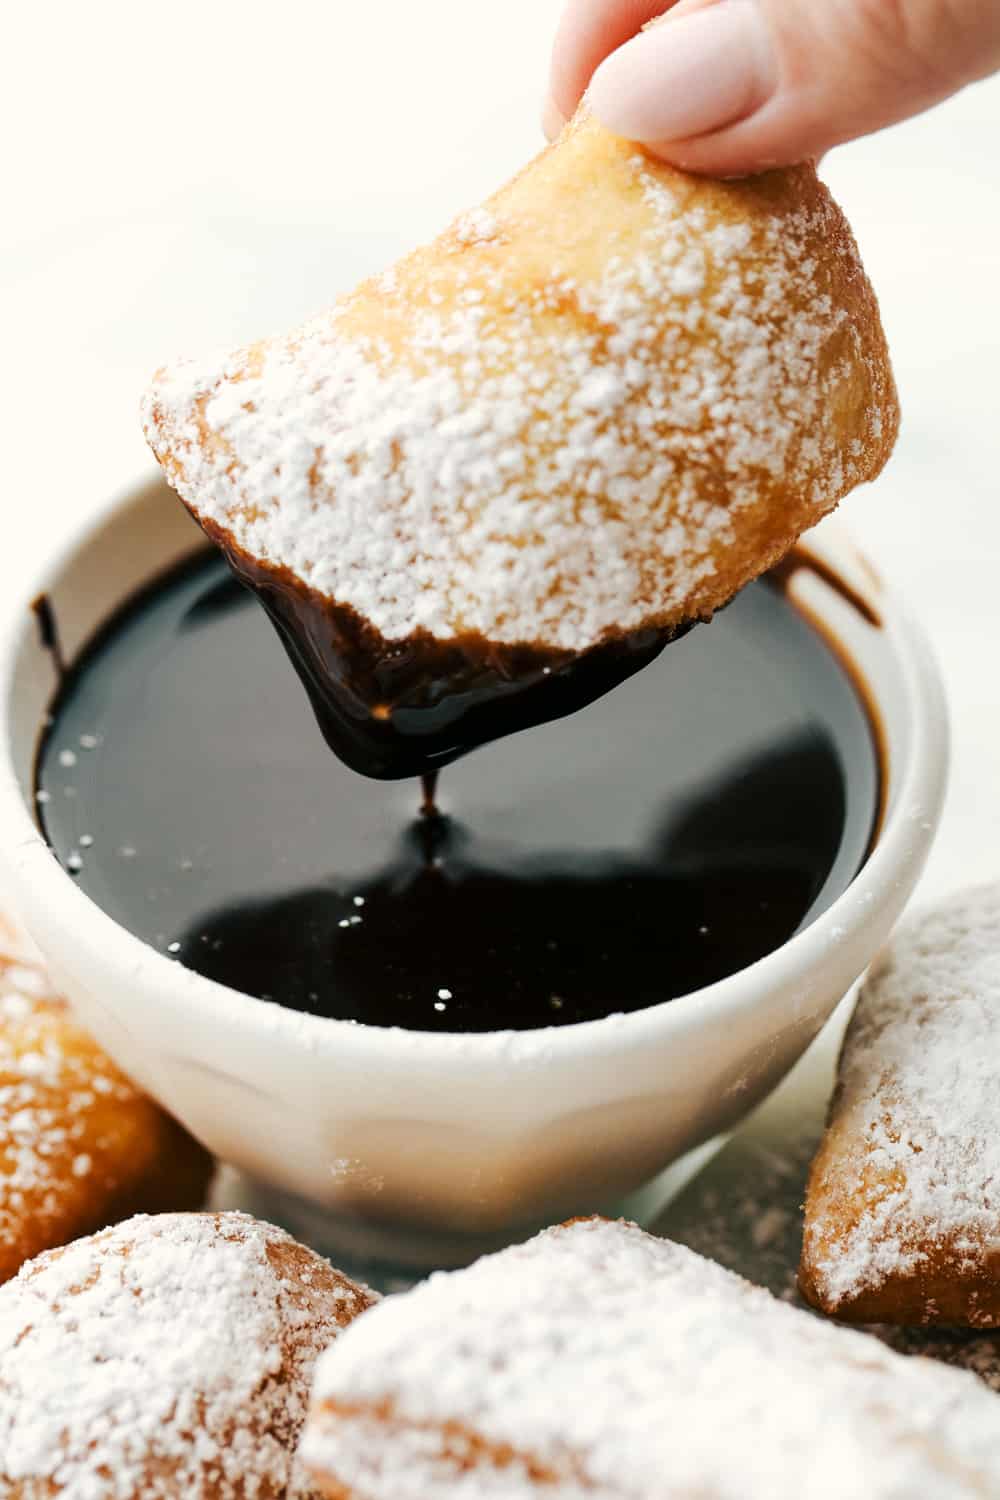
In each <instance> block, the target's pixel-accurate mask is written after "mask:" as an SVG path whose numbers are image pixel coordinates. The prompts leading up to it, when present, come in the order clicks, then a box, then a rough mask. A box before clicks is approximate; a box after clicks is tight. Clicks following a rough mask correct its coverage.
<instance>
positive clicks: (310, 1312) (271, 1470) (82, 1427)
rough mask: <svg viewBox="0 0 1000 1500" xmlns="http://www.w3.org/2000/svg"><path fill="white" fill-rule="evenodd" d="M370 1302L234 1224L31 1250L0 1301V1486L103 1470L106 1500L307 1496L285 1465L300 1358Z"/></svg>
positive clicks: (305, 1385)
mask: <svg viewBox="0 0 1000 1500" xmlns="http://www.w3.org/2000/svg"><path fill="white" fill-rule="evenodd" d="M67 1268H68V1269H67ZM372 1301H373V1298H372V1296H371V1295H370V1294H369V1293H368V1292H367V1291H366V1290H365V1289H364V1288H362V1287H360V1286H357V1285H355V1284H354V1283H353V1282H351V1281H350V1280H349V1279H348V1278H347V1277H345V1276H343V1275H341V1274H340V1273H339V1272H338V1271H335V1270H334V1269H333V1268H332V1267H331V1266H330V1265H329V1264H328V1263H327V1262H326V1261H325V1260H323V1259H322V1258H321V1257H320V1256H318V1255H316V1254H315V1253H314V1252H313V1251H311V1250H309V1249H307V1248H306V1247H305V1246H304V1245H300V1244H298V1243H297V1242H296V1241H294V1240H293V1239H291V1237H290V1236H288V1235H287V1234H285V1233H284V1232H283V1231H281V1230H279V1229H275V1228H274V1227H273V1226H271V1225H268V1224H263V1223H260V1222H259V1221H256V1220H253V1219H251V1218H249V1217H248V1216H247V1215H244V1214H234V1213H217V1214H165V1215H159V1216H153V1217H140V1218H136V1219H132V1220H129V1221H128V1222H126V1223H124V1224H122V1225H120V1226H117V1227H115V1228H112V1229H109V1230H106V1231H104V1232H102V1233H101V1234H99V1235H97V1236H93V1237H91V1238H89V1239H84V1240H79V1241H76V1242H74V1243H73V1244H71V1245H68V1246H62V1247H59V1248H58V1249H56V1250H53V1251H50V1252H48V1253H46V1254H45V1255H42V1256H40V1257H38V1258H37V1259H36V1260H34V1261H32V1262H31V1263H29V1264H28V1265H26V1266H25V1267H24V1268H23V1269H22V1271H21V1274H20V1275H19V1276H18V1278H17V1279H16V1280H15V1281H14V1282H12V1283H10V1284H9V1285H8V1286H7V1287H6V1288H5V1289H3V1291H2V1292H0V1493H2V1494H3V1495H4V1496H5V1497H8V1496H9V1497H10V1500H41V1497H42V1496H46V1497H48V1496H57V1495H62V1494H66V1495H67V1496H69V1495H77V1494H81V1495H82V1494H84V1493H86V1494H88V1495H89V1494H95V1495H96V1494H97V1493H98V1491H97V1490H96V1489H95V1488H94V1486H95V1485H96V1484H97V1483H98V1480H99V1478H105V1477H106V1479H107V1482H108V1491H107V1493H108V1495H109V1496H110V1495H114V1496H115V1497H116V1500H175V1497H177V1496H179V1495H183V1496H184V1497H185V1500H315V1495H316V1492H315V1491H314V1490H313V1488H312V1486H311V1483H310V1482H309V1481H308V1480H307V1479H306V1478H305V1476H304V1475H303V1473H302V1472H301V1470H300V1468H299V1466H298V1464H297V1463H296V1461H295V1457H294V1454H295V1448H296V1444H297V1441H298V1436H299V1431H300V1428H301V1426H302V1422H303V1420H304V1418H305V1414H306V1408H307V1399H308V1391H309V1384H310V1380H311V1377H312V1370H313V1365H314V1363H315V1360H316V1357H317V1355H318V1353H319V1352H320V1351H321V1350H322V1349H324V1348H325V1347H327V1345H328V1344H329V1343H330V1342H332V1340H333V1339H334V1338H335V1337H336V1335H337V1333H338V1331H339V1330H341V1329H343V1328H345V1327H346V1326H347V1325H348V1324H349V1323H350V1322H351V1321H352V1320H353V1318H355V1317H357V1316H358V1314H359V1313H361V1312H363V1311H365V1310H366V1309H367V1308H368V1307H369V1306H370V1305H371V1303H372ZM178 1350H179V1351H181V1353H180V1354H177V1353H176V1351H178ZM74 1380H75V1381H76V1385H75V1386H74V1384H73V1381H74ZM29 1390H30V1391H31V1392H32V1398H33V1399H35V1400H37V1401H38V1402H39V1403H49V1402H52V1401H55V1404H56V1410H55V1412H52V1413H49V1412H47V1411H46V1410H45V1408H44V1406H41V1407H40V1408H39V1410H38V1411H36V1412H32V1411H31V1410H30V1409H26V1404H27V1405H28V1406H29V1407H30V1401H31V1399H32V1398H29V1396H28V1391H29ZM91 1433H92V1436H91ZM53 1445H54V1447H53ZM11 1453H13V1454H16V1456H17V1465H16V1473H17V1477H16V1478H15V1477H14V1474H13V1473H8V1474H6V1475H5V1473H4V1468H5V1458H9V1457H10V1455H11ZM101 1493H103V1491H102V1492H101Z"/></svg>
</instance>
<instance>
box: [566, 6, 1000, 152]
mask: <svg viewBox="0 0 1000 1500" xmlns="http://www.w3.org/2000/svg"><path fill="white" fill-rule="evenodd" d="M663 9H664V0H567V4H566V8H565V11H564V14H563V18H562V22H561V24H560V27H559V33H558V36H557V39H556V44H555V51H554V55H553V60H552V77H551V98H550V100H549V104H548V106H547V109H546V131H547V133H548V134H549V135H550V136H551V135H553V134H555V133H556V131H557V130H558V128H559V127H560V126H561V124H562V122H563V121H564V120H566V119H568V118H569V116H570V115H571V114H572V113H573V111H574V109H575V108H576V106H577V103H578V102H579V99H580V96H581V94H582V93H583V91H584V89H586V88H588V85H589V94H588V97H589V101H590V106H591V108H592V110H593V112H594V114H595V115H596V116H597V117H598V119H599V120H601V121H602V122H603V123H604V124H605V125H606V126H607V127H608V128H609V129H610V130H613V131H614V132H615V133H616V134H617V135H622V136H626V137H628V138H629V139H630V140H636V141H641V142H642V143H643V144H644V145H646V146H648V147H649V148H650V149H652V150H653V151H654V152H655V153H656V154H657V155H659V156H662V157H664V158H666V159H667V160H668V161H671V162H673V163H675V164H676V165H677V166H680V167H686V168H688V169H689V170H691V171H695V172H710V173H713V174H717V175H720V176H726V175H738V174H740V173H745V172H753V171H760V170H762V169H763V168H765V167H771V166H779V165H785V164H787V163H790V162H793V161H801V160H802V159H803V158H805V157H808V156H813V157H815V156H820V155H822V153H823V152H824V151H826V150H828V148H829V147H830V146H835V145H837V144H838V142H840V141H847V140H852V139H854V137H856V136H860V135H866V134H867V133H868V132H869V131H872V130H879V129H880V128H881V127H882V126H884V125H891V124H894V123H895V122H896V121H897V120H903V119H906V118H907V117H908V116H909V115H915V114H917V113H919V111H920V110H923V109H927V108H928V106H930V105H932V104H936V103H937V102H938V101H939V100H941V99H945V98H947V96H948V95H949V94H953V93H955V92H956V91H957V90H958V89H960V88H962V86H963V85H964V84H967V83H971V82H972V81H973V80H974V79H977V78H985V77H986V75H987V74H988V73H991V72H993V71H994V70H995V69H997V68H1000V0H679V3H677V4H674V5H672V6H671V7H670V8H669V9H668V10H667V12H666V14H665V15H662V17H661V13H662V12H663ZM658 17H660V19H659V20H658V23H657V24H655V25H652V26H649V27H647V29H646V30H644V31H643V30H641V28H642V27H643V26H644V25H645V24H646V23H647V22H649V21H652V20H653V19H654V18H658Z"/></svg>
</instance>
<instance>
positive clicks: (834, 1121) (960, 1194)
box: [804, 885, 1000, 1326]
mask: <svg viewBox="0 0 1000 1500" xmlns="http://www.w3.org/2000/svg"><path fill="white" fill-rule="evenodd" d="M998 1077H1000V886H996V885H992V886H983V887H979V888H977V889H974V890H971V891H964V892H961V893H959V894H958V895H956V896H954V897H952V898H951V899H950V900H949V901H947V902H945V903H944V904H942V905H941V906H939V907H937V908H936V909H934V910H932V911H929V912H925V913H922V914H920V915H918V916H916V917H914V918H913V919H911V920H910V921H909V922H908V923H907V925H906V926H905V927H904V928H903V929H902V930H901V931H900V932H899V933H898V934H897V936H896V937H895V939H894V941H893V943H892V946H891V948H890V950H889V951H888V953H887V954H886V955H885V957H884V958H883V960H882V961H881V962H880V963H879V964H878V965H877V966H876V968H875V970H874V971H873V972H872V974H871V976H870V978H869V979H868V981H867V982H866V984H865V986H864V987H863V989H862V992H861V995H860V997H859V1000H858V1005H857V1009H856V1011H855V1014H854V1018H853V1020H852V1022H851V1026H850V1029H849V1031H848V1034H847V1037H846V1040H845V1043H844V1050H843V1054H842V1057H841V1061H840V1068H839V1074H838V1086H837V1093H836V1096H835V1099H834V1103H833V1107H832V1111H831V1128H830V1133H829V1134H828V1137H827V1140H826V1141H825V1142H824V1146H823V1147H822V1148H821V1151H820V1154H819V1156H818V1157H817V1161H816V1165H815V1166H814V1171H813V1180H812V1181H811V1183H810V1194H809V1203H808V1213H807V1222H806V1234H805V1248H804V1255H805V1257H806V1259H807V1261H808V1264H809V1275H810V1276H811V1278H812V1279H813V1281H814V1282H815V1284H816V1287H817V1289H818V1290H819V1291H820V1292H821V1295H822V1299H823V1304H824V1306H826V1305H828V1306H829V1307H830V1308H836V1307H838V1306H839V1305H841V1304H842V1303H845V1302H848V1301H850V1300H852V1299H854V1298H856V1297H858V1296H859V1295H860V1294H862V1293H864V1292H866V1291H869V1290H874V1289H878V1288H880V1287H882V1286H884V1285H887V1284H891V1283H894V1282H897V1281H899V1280H902V1279H907V1278H912V1277H917V1278H922V1277H924V1276H926V1277H927V1280H928V1282H933V1280H934V1278H935V1277H938V1276H941V1275H942V1274H943V1275H944V1276H945V1279H946V1280H948V1279H951V1280H954V1281H955V1282H959V1283H960V1282H962V1281H963V1280H965V1279H967V1278H968V1279H969V1280H970V1283H974V1282H975V1279H976V1278H977V1277H978V1276H980V1275H984V1276H985V1285H984V1286H981V1287H978V1288H976V1287H975V1285H973V1286H972V1289H971V1290H970V1292H969V1300H968V1306H967V1308H965V1309H963V1311H964V1312H965V1313H966V1314H967V1316H966V1317H963V1318H962V1319H961V1321H969V1322H972V1323H974V1324H977V1325H983V1326H991V1325H993V1324H994V1323H995V1322H996V1321H997V1313H996V1308H997V1305H998V1303H1000V1277H998V1276H997V1275H996V1273H995V1271H992V1272H991V1269H990V1268H991V1266H993V1265H994V1264H995V1262H996V1258H997V1256H998V1255H1000V1110H998V1097H1000V1096H998ZM991 1282H992V1285H993V1288H994V1290H993V1293H992V1296H990V1294H989V1284H990V1283H991ZM922 1315H923V1316H924V1317H925V1318H926V1320H927V1321H934V1320H935V1309H934V1307H933V1306H932V1305H928V1306H927V1307H926V1308H925V1309H924V1311H923V1314H922Z"/></svg>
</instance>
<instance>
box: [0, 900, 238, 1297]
mask: <svg viewBox="0 0 1000 1500" xmlns="http://www.w3.org/2000/svg"><path fill="white" fill-rule="evenodd" d="M211 1175H212V1162H211V1158H210V1157H209V1156H208V1154H207V1153H206V1152H205V1151H204V1150H203V1149H202V1147H201V1146H199V1145H198V1144H197V1142H196V1141H194V1140H192V1139H191V1137H190V1136H189V1135H188V1134H187V1132H186V1131H185V1130H183V1129H182V1128H181V1126H180V1125H178V1124H177V1123H176V1122H175V1121H174V1120H172V1119H171V1118H170V1117H169V1115H166V1114H164V1112H163V1110H161V1109H160V1107H159V1106H158V1105H157V1104H154V1103H153V1101H152V1100H151V1099H148V1098H147V1097H146V1096H145V1095H144V1094H142V1093H140V1092H139V1090H138V1089H137V1088H136V1087H135V1086H134V1084H132V1083H130V1082H129V1080H128V1079H127V1078H126V1077H125V1076H124V1075H123V1074H122V1073H121V1072H119V1070H118V1068H116V1067H115V1065H114V1063H113V1062H112V1061H111V1059H110V1058H109V1057H107V1056H106V1055H105V1053H104V1052H102V1051H101V1049H100V1048H99V1047H98V1045H97V1043H96V1042H95V1041H93V1040H92V1038H91V1037H89V1036H88V1035H87V1033H86V1032H85V1031H83V1030H82V1029H81V1028H80V1027H79V1026H78V1025H77V1024H76V1022H75V1021H74V1020H73V1018H72V1016H71V1015H70V1013H69V1010H68V1009H67V1007H66V1004H65V1002H64V1001H63V1000H61V999H59V998H58V997H57V996H56V995H54V994H53V993H52V985H51V982H50V980H49V978H48V976H47V974H46V972H45V970H44V968H43V967H42V966H41V964H40V963H39V962H38V959H37V956H36V955H34V953H33V952H32V951H31V950H30V949H29V947H28V946H27V945H26V944H25V942H24V940H23V939H20V938H18V937H16V936H15V934H14V933H13V931H12V930H11V929H10V928H9V927H8V926H6V924H2V925H0V1282H2V1281H6V1280H7V1279H8V1277H10V1276H13V1275H14V1273H15V1271H16V1270H17V1269H18V1267H19V1266H20V1265H21V1263H22V1262H23V1261H25V1260H28V1259H29V1258H30V1257H31V1256H33V1255H37V1254H38V1252H39V1251H40V1250H47V1249H49V1248H50V1247H52V1246H54V1245H62V1244H65V1243H66V1241H67V1240H71V1239H74V1238H75V1237H76V1236H77V1235H79V1234H87V1233H89V1232H90V1231H91V1230H94V1229H98V1228H101V1227H102V1226H103V1225H105V1224H109V1223H112V1222H113V1221H114V1220H116V1219H121V1218H126V1217H128V1215H129V1214H132V1213H136V1212H137V1211H139V1210H142V1209H158V1208H196V1207H199V1206H200V1205H201V1204H202V1203H203V1202H204V1198H205V1193H206V1190H207V1187H208V1183H209V1180H210V1178H211Z"/></svg>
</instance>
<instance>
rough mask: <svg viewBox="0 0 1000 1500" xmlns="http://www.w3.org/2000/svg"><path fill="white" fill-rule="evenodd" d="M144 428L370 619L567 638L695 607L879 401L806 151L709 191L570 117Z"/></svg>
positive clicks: (805, 496) (169, 400)
mask: <svg viewBox="0 0 1000 1500" xmlns="http://www.w3.org/2000/svg"><path fill="white" fill-rule="evenodd" d="M144 420H145V426H146V432H147V436H148V438H149V441H150V443H151V445H152V446H153V448H154V450H155V452H156V454H157V456H158V458H159V459H160V461H161V463H162V464H163V466H164V469H165V471H166V473H167V476H168V478H169V479H170V482H171V483H172V484H173V485H174V486H175V488H176V489H177V490H178V492H179V493H180V494H181V496H182V497H183V498H184V499H185V500H186V501H187V502H188V504H189V505H190V506H191V507H192V509H193V510H194V511H195V513H196V514H197V515H198V516H200V517H201V518H202V519H204V520H206V521H208V522H210V523H212V524H213V525H214V526H216V527H221V528H222V529H223V530H224V531H225V532H226V533H228V535H229V536H230V537H231V539H232V540H234V541H235V543H236V544H237V546H238V547H240V548H242V549H243V550H244V551H245V552H246V553H248V554H249V555H251V556H252V557H253V558H255V559H257V560H258V561H263V562H267V563H272V564H277V565H282V566H285V567H287V568H289V569H290V570H291V571H292V572H293V573H294V574H295V575H296V576H297V577H298V578H299V579H301V580H302V581H303V582H304V583H306V584H308V585H309V586H310V587H311V588H313V589H315V590H317V591H318V592H319V593H320V594H322V595H324V596H325V597H327V598H328V599H332V600H334V601H336V602H337V603H340V604H347V605H351V606H352V607H353V608H354V609H355V610H357V611H358V612H359V613H360V614H361V615H362V616H363V617H364V618H365V619H366V620H367V621H368V622H369V623H370V624H372V625H373V626H375V627H376V629H377V630H378V631H380V632H381V633H382V635H383V636H384V637H386V638H388V639H390V640H397V639H401V638H404V637H406V636H408V635H410V634H412V632H413V631H415V630H417V629H423V630H426V631H429V632H430V633H431V634H432V635H434V636H436V637H438V638H442V639H445V638H450V637H453V636H455V635H457V634H461V633H463V632H469V631H473V632H479V633H481V634H482V635H484V636H486V637H487V638H489V639H490V640H494V641H497V642H508V643H514V642H535V643H540V644H544V645H548V646H553V647H559V648H563V649H582V648H584V647H587V646H590V645H592V644H594V643H595V642H596V641H598V640H599V639H601V638H602V637H603V636H605V635H607V634H608V633H609V632H611V633H613V632H617V631H621V630H628V629H632V628H637V627H639V626H642V625H648V624H651V623H657V624H672V623H674V624H675V623H679V622H681V621H684V620H689V619H696V618H701V617H704V616H707V615H709V614H711V612H712V610H713V609H714V608H715V607H717V606H718V605H719V604H720V603H722V602H724V600H725V599H727V598H728V597H730V596H731V594H732V593H733V592H735V589H736V588H737V587H739V586H740V585H741V584H742V583H745V582H746V581H748V579H749V578H750V577H752V576H754V575H755V574H756V573H758V572H760V571H762V570H763V568H764V567H766V566H767V565H768V563H769V562H771V561H773V560H774V557H775V556H776V555H777V554H778V553H779V552H780V551H782V550H784V548H785V547H787V546H788V545H790V543H791V542H792V541H793V540H794V538H795V536H796V535H797V534H798V533H799V532H800V531H801V530H802V529H804V527H805V526H807V525H809V524H811V523H812V522H813V521H815V520H818V519H819V517H820V516H821V515H822V514H824V513H825V512H826V511H827V510H829V509H830V508H831V507H832V506H833V505H835V504H836V502H837V500H838V499H839V498H840V496H841V495H842V494H844V493H845V492H846V491H847V490H848V489H850V488H852V487H853V486H854V485H855V484H857V483H858V482H860V481H861V480H863V479H866V478H871V477H872V476H873V474H874V473H875V472H877V470H878V469H879V468H880V467H881V464H882V463H883V462H884V459H885V457H886V456H887V454H888V451H889V449H890V448H891V445H892V440H893V437H894V434H895V426H896V407H895V393H894V390H893V387H892V381H891V376H890V374H889V372H888V365H887V356H886V353H885V346H884V340H883V337H882V332H881V328H880V326H879V324H878V316H877V311H876V309H875V304H874V299H873V297H872V294H871V289H870V287H869V286H868V283H867V281H866V279H865V277H864V272H863V270H862V268H861V265H860V261H859V260H858V257H857V252H856V248H855V246H854V243H853V240H852V239H851V237H850V233H849V231H848V230H847V227H846V224H845V223H844V221H843V218H842V216H841V214H840V212H839V210H838V209H837V208H836V206H835V205H834V204H833V202H832V200H831V199H830V198H829V196H828V194H827V193H826V192H825V190H824V189H822V188H821V187H820V186H819V184H818V183H817V182H816V179H815V174H814V173H813V172H812V169H811V168H806V167H803V168H798V169H794V170H793V171H792V172H790V173H786V174H775V175H774V177H773V179H761V180H760V182H758V183H757V184H752V185H738V184H718V183H715V184H708V183H704V182H700V181H699V180H697V179H692V178H687V177H685V176H684V175H683V174H680V173H677V172H675V171H673V169H671V168H668V167H665V166H663V165H662V164H657V163H654V162H653V161H652V160H651V159H649V158H648V157H646V156H645V155H644V154H643V153H642V152H641V151H639V150H638V149H637V148H633V147H629V146H627V145H626V144H625V143H622V142H619V141H616V140H615V139H614V138H613V137H610V136H608V135H607V133H606V132H604V131H602V130H601V129H600V127H599V126H597V125H596V123H594V122H593V121H590V120H588V119H587V118H586V117H584V118H582V119H581V120H579V121H578V122H577V124H576V125H575V126H574V128H573V129H572V130H571V131H569V132H568V133H567V135H565V136H564V137H563V138H562V140H561V141H560V143H559V144H558V146H557V147H555V148H554V149H553V150H552V151H550V152H548V153H546V154H545V155H543V156H542V157H541V158H539V160H538V161H537V162H535V163H534V164H532V166H531V167H529V168H528V169H527V170H526V171H525V172H524V173H522V174H521V176H520V177H518V178H516V179H515V180H514V182H513V183H511V184H510V185H509V186H508V187H507V188H505V189H503V190H502V191H501V192H500V193H498V194H497V195H496V196H495V197H494V198H493V199H492V200H490V202H489V203H488V204H487V205H486V206H485V207H484V208H482V209H478V210H473V211H472V212H470V213H467V214H465V215H463V216H461V218H459V219H458V220H457V221H456V223H455V224H454V225H453V226H452V228H451V229H450V230H449V231H447V232H446V233H445V234H444V235H443V236H442V237H441V238H440V240H439V241H437V242H436V243H435V244H434V245H432V246H430V247H428V248H427V249H426V250H422V251H417V252H416V253H415V254H413V255H411V256H409V257H407V258H406V259H405V260H404V261H402V262H400V263H399V265H397V266H395V267H393V268H392V270H391V272H388V273H384V274H383V275H382V276H380V277H376V278H374V279H373V280H372V281H370V282H367V283H364V284H363V285H362V286H361V287H360V288H358V290H357V291H356V292H355V293H354V294H353V295H352V296H350V297H348V298H346V299H345V300H343V301H342V302H341V303H339V304H338V305H337V306H336V307H335V308H334V309H333V310H332V311H331V312H329V313H327V314H324V315H323V316H321V317H319V318H317V319H315V320H314V321H312V322H310V323H308V324H306V325H305V326H304V327H302V328H300V329H298V330H296V331H294V332H292V333H290V334H288V335H286V336H285V337H282V338H277V339H272V340H269V341H267V342H265V343H262V344H256V345H253V346H251V347H250V348H248V349H243V350H240V351H237V352H236V353H235V354H231V355H227V356H223V357H221V358H218V359H209V360H205V361H181V362H178V363H175V364H173V365H170V366H168V367H167V368H166V369H165V370H163V371H161V372H160V374H159V375H158V376H157V378H156V381H155V383H154V385H153V386H152V388H151V390H150V391H149V393H148V395H147V397H146V401H145V407H144Z"/></svg>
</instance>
